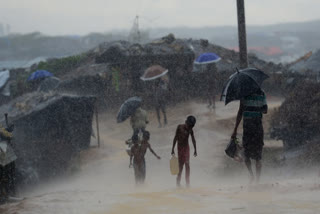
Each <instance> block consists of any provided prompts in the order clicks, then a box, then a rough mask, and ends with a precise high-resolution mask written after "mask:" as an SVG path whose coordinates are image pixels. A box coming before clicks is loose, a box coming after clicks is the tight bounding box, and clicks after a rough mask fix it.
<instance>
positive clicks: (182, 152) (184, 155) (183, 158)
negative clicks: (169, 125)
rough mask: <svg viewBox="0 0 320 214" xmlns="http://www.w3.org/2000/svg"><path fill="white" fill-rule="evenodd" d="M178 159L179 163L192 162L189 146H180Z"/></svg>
mask: <svg viewBox="0 0 320 214" xmlns="http://www.w3.org/2000/svg"><path fill="white" fill-rule="evenodd" d="M178 159H179V163H189V160H190V149H189V144H187V145H186V146H185V145H183V146H179V144H178Z"/></svg>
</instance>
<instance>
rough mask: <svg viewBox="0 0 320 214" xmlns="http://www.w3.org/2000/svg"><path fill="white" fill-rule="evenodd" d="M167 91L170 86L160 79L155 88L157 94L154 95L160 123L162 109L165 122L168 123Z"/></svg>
mask: <svg viewBox="0 0 320 214" xmlns="http://www.w3.org/2000/svg"><path fill="white" fill-rule="evenodd" d="M167 93H168V86H167V83H166V82H165V81H163V80H159V82H158V83H157V86H156V89H155V93H154V94H155V96H154V104H155V107H156V111H157V118H158V122H159V124H161V119H160V110H161V111H162V114H163V122H164V124H167V115H166V103H167V99H168V97H167Z"/></svg>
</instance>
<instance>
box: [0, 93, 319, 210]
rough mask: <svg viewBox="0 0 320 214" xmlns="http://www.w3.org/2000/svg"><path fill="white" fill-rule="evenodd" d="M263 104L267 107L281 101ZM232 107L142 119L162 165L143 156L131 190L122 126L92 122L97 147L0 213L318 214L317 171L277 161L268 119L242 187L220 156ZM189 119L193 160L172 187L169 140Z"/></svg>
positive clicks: (195, 107) (182, 109)
mask: <svg viewBox="0 0 320 214" xmlns="http://www.w3.org/2000/svg"><path fill="white" fill-rule="evenodd" d="M268 101H269V106H270V108H274V107H276V106H279V105H280V104H281V102H282V99H279V98H275V97H271V98H270V99H269V100H268ZM237 108H238V103H237V102H234V103H230V104H228V106H224V104H223V103H221V102H219V103H217V109H216V111H215V112H214V111H213V110H209V109H208V108H207V107H206V104H205V103H203V102H201V101H191V102H187V103H181V104H178V105H176V106H171V107H170V108H169V109H168V121H169V124H168V125H167V126H166V127H164V128H158V125H157V121H156V117H155V112H150V121H151V122H150V124H149V126H148V130H149V131H150V132H151V140H150V143H151V145H152V147H153V148H154V150H155V151H156V152H157V153H158V154H159V155H160V156H161V158H162V159H161V160H157V159H156V158H155V157H154V156H153V155H152V154H151V153H150V152H148V153H147V155H146V163H147V178H146V183H145V185H143V186H139V187H136V186H135V183H134V174H133V169H129V167H128V166H129V157H128V155H127V154H126V152H125V144H124V141H125V140H126V139H128V138H129V137H130V136H131V134H132V130H131V128H130V125H129V122H128V121H126V122H125V123H122V124H117V123H116V121H115V114H116V112H117V111H116V110H115V111H114V112H109V113H106V114H103V115H100V132H101V133H100V135H101V140H102V143H101V147H100V148H97V147H95V144H96V142H95V139H93V143H92V144H93V147H92V148H91V149H90V150H88V151H85V152H83V153H82V154H81V155H80V157H78V158H75V160H74V163H73V164H72V166H71V167H70V170H69V172H68V173H66V174H65V175H63V176H60V177H59V178H54V179H52V180H50V181H47V182H46V183H43V184H40V185H39V186H37V187H36V188H29V189H28V188H25V189H23V190H21V191H20V194H21V196H23V197H25V199H24V200H23V201H21V202H17V203H10V204H6V205H2V206H0V213H8V214H13V213H17V214H18V213H19V214H20V213H21V214H27V213H30V214H31V213H32V214H40V213H41V214H44V213H60V214H62V213H68V214H73V213H74V214H82V213H86V214H87V213H90V214H116V213H130V214H135V213H217V214H218V213H219V214H220V213H227V214H228V213H252V214H269V213H270V214H271V213H277V214H284V213H288V214H289V213H290V214H292V213H299V214H302V213H308V214H309V213H310V214H311V213H312V214H313V213H314V214H315V213H320V204H319V197H320V181H319V177H318V172H319V171H318V167H317V166H310V167H308V168H301V167H297V166H295V165H293V164H290V163H287V162H285V161H284V160H283V151H282V143H281V142H278V141H271V140H269V136H268V132H267V126H268V121H269V117H270V116H267V117H265V118H264V124H265V128H266V133H265V138H266V141H265V144H266V146H265V150H264V154H263V156H264V159H263V171H262V179H261V182H260V184H252V185H249V184H248V173H247V171H246V168H245V166H244V165H243V164H241V163H238V162H235V161H233V160H231V159H229V158H227V157H226V156H225V154H224V148H225V146H226V144H227V143H228V141H229V138H230V135H231V132H232V129H233V126H234V122H235V115H236V113H237ZM271 112H272V110H271ZM189 114H193V115H195V116H196V117H197V120H198V121H197V124H196V126H195V128H194V131H195V136H196V139H197V145H198V157H191V160H190V161H191V187H190V188H186V187H185V186H184V185H183V186H182V188H176V186H175V177H174V176H172V175H170V170H169V159H170V157H171V155H170V152H171V146H172V139H173V137H174V133H175V128H176V126H177V124H180V123H183V122H184V120H185V117H186V116H187V115H189ZM239 133H241V131H240V130H239ZM191 148H192V147H191ZM191 152H192V153H193V149H191ZM183 181H184V177H183ZM182 184H184V182H182Z"/></svg>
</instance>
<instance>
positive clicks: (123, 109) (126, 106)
mask: <svg viewBox="0 0 320 214" xmlns="http://www.w3.org/2000/svg"><path fill="white" fill-rule="evenodd" d="M141 102H142V99H141V98H140V97H130V98H129V99H127V100H126V101H125V102H124V103H123V104H122V105H121V106H120V109H119V112H118V115H117V122H118V123H121V122H123V121H125V120H126V119H128V118H129V117H130V116H131V115H132V114H133V113H134V112H135V111H136V109H137V108H139V107H140V105H141Z"/></svg>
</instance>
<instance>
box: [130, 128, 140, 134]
mask: <svg viewBox="0 0 320 214" xmlns="http://www.w3.org/2000/svg"><path fill="white" fill-rule="evenodd" d="M139 131H140V129H133V135H132V136H134V135H138V134H139Z"/></svg>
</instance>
